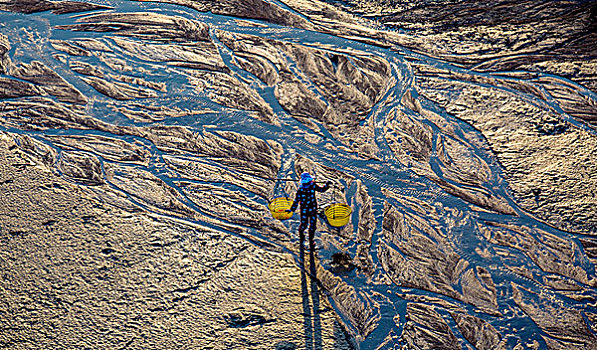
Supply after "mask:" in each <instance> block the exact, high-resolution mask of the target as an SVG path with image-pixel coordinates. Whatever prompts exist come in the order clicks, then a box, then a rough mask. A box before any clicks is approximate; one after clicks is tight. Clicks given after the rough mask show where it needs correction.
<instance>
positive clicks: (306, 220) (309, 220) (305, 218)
mask: <svg viewBox="0 0 597 350" xmlns="http://www.w3.org/2000/svg"><path fill="white" fill-rule="evenodd" d="M309 224H310V225H309ZM307 225H309V242H313V237H314V236H315V228H316V227H317V215H301V224H300V225H299V229H298V230H299V236H300V238H301V242H302V241H303V239H304V238H305V234H304V232H305V229H306V228H307Z"/></svg>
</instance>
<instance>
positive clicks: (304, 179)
mask: <svg viewBox="0 0 597 350" xmlns="http://www.w3.org/2000/svg"><path fill="white" fill-rule="evenodd" d="M311 181H313V178H312V177H311V175H309V173H302V174H301V183H302V184H308V183H309V182H311Z"/></svg>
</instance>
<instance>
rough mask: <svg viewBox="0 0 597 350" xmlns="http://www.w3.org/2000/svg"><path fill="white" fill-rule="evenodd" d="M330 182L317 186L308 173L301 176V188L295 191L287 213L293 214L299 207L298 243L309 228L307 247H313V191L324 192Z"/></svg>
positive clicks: (315, 222) (314, 199)
mask: <svg viewBox="0 0 597 350" xmlns="http://www.w3.org/2000/svg"><path fill="white" fill-rule="evenodd" d="M331 184H332V182H331V181H327V182H326V183H325V185H324V186H319V185H317V184H316V183H315V182H314V181H313V177H312V176H311V175H310V174H309V173H302V174H301V186H300V188H299V189H298V191H296V196H295V198H294V203H292V206H291V207H290V209H288V210H286V211H287V212H293V211H295V210H296V208H297V207H298V205H299V203H300V205H301V224H300V225H299V229H298V230H299V237H300V242H301V244H303V240H304V239H305V234H304V232H305V229H306V228H307V226H309V245H310V246H311V247H313V244H314V243H313V236H314V235H315V228H316V226H317V199H316V198H315V191H317V192H325V191H327V190H328V189H329V188H330V185H331Z"/></svg>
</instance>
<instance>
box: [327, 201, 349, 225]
mask: <svg viewBox="0 0 597 350" xmlns="http://www.w3.org/2000/svg"><path fill="white" fill-rule="evenodd" d="M324 213H325V217H326V218H327V219H328V222H329V223H330V225H332V226H334V227H342V226H344V225H346V224H348V220H350V214H352V209H351V208H350V207H349V206H348V205H346V204H343V203H333V204H330V205H329V206H328V207H327V208H325V211H324Z"/></svg>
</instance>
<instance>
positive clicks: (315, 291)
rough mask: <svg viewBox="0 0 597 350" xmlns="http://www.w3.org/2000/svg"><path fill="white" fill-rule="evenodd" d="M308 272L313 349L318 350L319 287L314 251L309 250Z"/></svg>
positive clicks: (319, 322)
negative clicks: (309, 278)
mask: <svg viewBox="0 0 597 350" xmlns="http://www.w3.org/2000/svg"><path fill="white" fill-rule="evenodd" d="M309 272H310V275H311V300H312V301H313V349H314V350H319V349H321V348H322V344H321V316H320V312H321V311H320V310H319V287H318V286H317V269H316V268H315V253H313V249H310V250H309Z"/></svg>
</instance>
